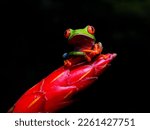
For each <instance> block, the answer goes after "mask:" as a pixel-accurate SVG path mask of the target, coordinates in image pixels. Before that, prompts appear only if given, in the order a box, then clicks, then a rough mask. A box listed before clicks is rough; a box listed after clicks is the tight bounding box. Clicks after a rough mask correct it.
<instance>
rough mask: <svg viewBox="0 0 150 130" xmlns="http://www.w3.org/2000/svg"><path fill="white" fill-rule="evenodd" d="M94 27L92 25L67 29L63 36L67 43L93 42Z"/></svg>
mask: <svg viewBox="0 0 150 130" xmlns="http://www.w3.org/2000/svg"><path fill="white" fill-rule="evenodd" d="M94 34H95V29H94V27H93V26H90V25H88V26H86V27H85V28H83V29H75V30H73V29H67V30H66V31H65V33H64V36H65V38H67V39H68V43H69V44H74V45H77V44H86V43H94V42H95V40H96V39H95V36H94Z"/></svg>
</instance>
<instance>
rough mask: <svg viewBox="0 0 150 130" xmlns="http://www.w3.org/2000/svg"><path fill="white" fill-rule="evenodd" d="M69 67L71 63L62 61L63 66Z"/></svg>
mask: <svg viewBox="0 0 150 130" xmlns="http://www.w3.org/2000/svg"><path fill="white" fill-rule="evenodd" d="M71 65H72V63H71V62H70V61H69V60H64V66H67V67H69V66H71Z"/></svg>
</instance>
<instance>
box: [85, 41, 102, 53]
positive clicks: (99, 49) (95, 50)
mask: <svg viewBox="0 0 150 130" xmlns="http://www.w3.org/2000/svg"><path fill="white" fill-rule="evenodd" d="M102 50H103V46H102V43H101V42H98V43H95V44H94V47H93V49H92V50H90V49H85V50H83V52H87V53H90V54H92V55H94V56H95V55H97V54H100V53H101V52H102Z"/></svg>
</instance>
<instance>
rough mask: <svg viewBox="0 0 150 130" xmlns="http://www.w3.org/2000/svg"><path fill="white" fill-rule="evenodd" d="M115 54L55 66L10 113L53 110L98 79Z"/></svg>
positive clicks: (66, 102) (26, 93) (65, 103)
mask: <svg viewBox="0 0 150 130" xmlns="http://www.w3.org/2000/svg"><path fill="white" fill-rule="evenodd" d="M115 57H116V54H115V53H114V54H103V55H99V56H97V57H95V59H93V60H92V61H91V62H85V61H84V62H81V63H78V64H75V65H73V66H71V67H64V66H62V67H60V68H58V69H57V70H55V71H54V72H52V73H51V74H50V75H48V76H47V77H46V78H44V79H43V80H41V81H40V82H39V83H37V84H36V85H34V86H33V87H32V88H31V89H29V90H28V91H27V92H25V93H24V94H23V96H22V97H21V98H20V99H19V100H18V101H17V102H16V103H15V105H14V106H13V107H12V108H11V109H10V111H9V112H24V113H27V112H32V113H33V112H56V110H59V109H60V108H62V107H64V106H66V105H67V104H68V103H69V102H70V101H71V100H70V99H71V97H72V95H74V94H75V93H77V92H79V91H81V90H83V89H85V88H86V87H88V86H89V85H90V84H92V83H93V82H94V81H95V80H97V79H98V76H99V75H100V74H101V73H102V72H103V71H104V70H105V69H106V68H107V66H108V65H109V64H110V62H111V61H112V60H113V59H114V58H115Z"/></svg>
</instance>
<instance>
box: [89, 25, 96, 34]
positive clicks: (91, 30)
mask: <svg viewBox="0 0 150 130" xmlns="http://www.w3.org/2000/svg"><path fill="white" fill-rule="evenodd" d="M87 30H88V32H89V33H90V34H94V33H95V28H94V27H93V26H90V25H88V27H87Z"/></svg>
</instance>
